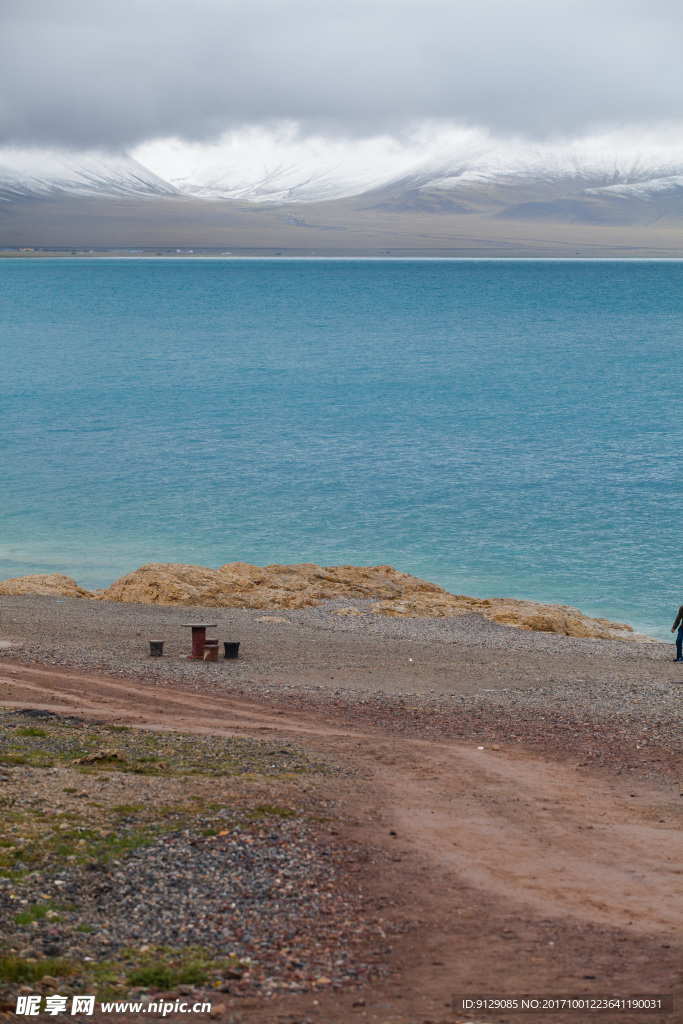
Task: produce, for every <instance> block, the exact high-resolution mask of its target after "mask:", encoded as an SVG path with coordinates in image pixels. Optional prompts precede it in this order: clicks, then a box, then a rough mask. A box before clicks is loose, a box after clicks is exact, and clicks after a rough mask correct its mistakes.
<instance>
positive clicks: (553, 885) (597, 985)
mask: <svg viewBox="0 0 683 1024" xmlns="http://www.w3.org/2000/svg"><path fill="white" fill-rule="evenodd" d="M0 701H1V702H2V704H3V705H4V706H6V707H17V708H26V707H31V708H40V709H45V710H49V711H54V712H59V713H68V714H74V713H75V714H78V715H80V716H83V717H86V718H88V717H91V718H96V719H98V720H103V721H111V722H116V723H117V724H128V725H134V726H137V727H144V728H150V729H163V730H171V731H185V732H192V731H196V732H206V733H212V734H220V735H235V734H237V735H248V736H264V735H269V734H270V735H277V736H278V737H280V736H281V737H283V738H285V737H288V738H295V739H296V742H297V743H298V744H300V745H303V746H304V747H306V748H308V749H311V750H314V751H316V752H321V751H322V752H324V753H325V756H326V757H327V758H330V759H332V760H335V761H338V762H342V763H344V764H347V765H350V766H352V767H353V768H354V769H355V770H356V772H357V773H358V781H357V783H353V784H351V783H349V781H348V779H341V780H332V781H329V782H327V783H326V785H328V786H329V787H331V789H335V787H336V793H337V796H340V797H342V798H343V799H344V801H345V808H346V813H345V816H344V820H343V821H342V822H341V823H340V829H341V830H342V833H343V835H344V836H345V838H349V837H351V838H353V839H354V840H356V841H357V842H359V843H361V844H364V845H366V846H367V847H368V848H369V849H371V850H375V851H382V857H381V858H380V857H377V858H375V866H374V867H373V858H372V857H371V859H370V865H369V867H368V885H370V886H372V887H374V890H375V891H376V893H377V898H378V900H380V901H381V905H383V906H385V907H386V920H387V934H393V933H392V929H393V930H394V931H396V929H398V933H397V934H396V935H395V937H394V939H392V941H391V948H392V954H391V957H390V962H391V966H392V968H393V969H394V972H395V973H394V974H393V975H392V977H391V978H390V979H388V980H386V981H382V982H380V983H378V985H377V986H375V987H374V988H373V990H372V991H371V992H365V993H363V994H362V996H361V997H359V996H358V993H357V992H355V993H345V992H339V993H334V994H333V993H328V994H323V993H320V994H319V995H317V996H315V995H311V996H306V997H304V996H300V997H296V998H291V999H290V1000H289V1001H286V1002H282V1004H281V1005H280V1006H278V1007H277V1008H276V1007H274V1006H273V1005H272V1004H271V1005H270V1006H269V1007H262V1006H259V1005H258V1003H256V1002H250V1003H248V1004H245V1005H242V1006H241V1007H239V1008H238V1010H235V1011H234V1015H233V1017H232V1018H228V1019H234V1020H245V1021H246V1020H249V1021H264V1022H265V1021H275V1020H279V1019H281V1020H283V1021H285V1020H289V1021H292V1022H293V1021H295V1020H305V1019H310V1020H315V1021H330V1022H331V1021H335V1022H336V1021H346V1020H351V1019H362V1020H372V1021H384V1022H389V1021H392V1022H393V1021H419V1022H423V1021H425V1022H426V1021H441V1020H443V1021H452V1020H453V1019H457V1017H456V1018H454V1017H453V1016H452V1014H451V1011H450V1000H451V997H452V996H453V995H456V994H463V995H464V994H466V993H467V992H470V993H472V992H477V993H482V992H489V993H493V992H497V993H498V994H510V993H522V992H525V991H526V992H535V993H537V994H543V995H549V994H567V993H569V994H584V993H593V994H599V995H609V994H614V995H622V996H628V995H633V994H636V993H643V992H662V993H669V992H671V991H672V990H675V991H676V992H677V995H678V1001H679V1002H680V1003H681V1009H683V987H682V980H683V979H682V977H681V955H680V954H681V933H680V923H681V921H683V842H682V840H681V831H680V827H679V825H680V804H681V799H680V796H679V791H678V789H673V788H671V787H668V788H667V787H665V786H664V785H662V786H661V787H657V786H654V785H647V786H646V785H645V784H643V783H638V784H636V785H634V784H633V782H632V781H631V780H629V779H628V778H623V777H622V778H620V777H617V776H610V775H608V774H606V773H605V772H603V773H600V774H599V773H597V772H596V773H594V772H592V771H591V770H588V769H586V768H577V766H576V764H567V763H560V762H555V761H553V760H552V759H550V758H548V757H541V756H539V755H538V754H535V755H534V754H531V753H529V752H528V751H525V750H524V749H523V748H520V747H519V746H518V745H512V744H509V745H505V744H502V745H501V744H496V745H495V747H499V748H500V749H495V748H494V747H493V746H488V747H485V748H484V749H479V748H477V747H476V746H475V745H474V743H472V744H471V745H468V744H463V743H455V742H445V741H437V740H428V739H415V738H407V737H406V736H401V735H393V734H392V733H391V732H389V731H387V730H384V731H382V730H378V729H373V728H367V729H364V728H362V727H359V726H357V725H355V726H348V727H346V726H345V725H344V724H343V723H340V724H337V723H335V722H333V721H331V720H329V719H327V720H325V719H323V717H322V716H321V714H320V713H319V712H316V711H315V710H311V711H308V712H306V711H297V712H296V713H291V712H283V711H277V712H275V711H273V709H272V708H271V707H269V706H268V705H266V704H264V703H259V702H256V701H250V700H246V699H236V698H234V697H219V696H214V695H211V694H200V693H196V692H194V691H191V690H183V689H181V688H179V687H177V686H176V687H173V688H170V687H164V686H162V685H150V684H142V683H137V682H135V681H132V680H126V679H112V678H108V677H104V676H100V675H95V674H84V673H80V672H73V671H68V670H62V669H51V668H40V667H36V666H26V665H22V664H20V663H10V662H7V661H5V662H4V663H3V665H2V668H1V669H0ZM392 904H393V906H392ZM388 941H389V940H388ZM354 1003H355V1004H356V1005H353V1004H354ZM228 1012H233V1011H228V1010H227V1009H226V1013H228ZM239 1014H241V1016H240V1015H239ZM463 1019H464V1018H463ZM469 1019H472V1018H469ZM477 1019H488V1018H485V1017H483V1016H480V1017H478V1018H477ZM491 1019H503V1017H501V1015H500V1014H498V1015H494V1017H493V1018H491ZM514 1019H516V1020H520V1021H521V1020H523V1019H525V1018H523V1017H521V1016H518V1017H516V1018H514ZM530 1019H536V1020H540V1019H541V1018H539V1017H538V1016H536V1017H535V1018H530ZM543 1019H544V1020H556V1019H559V1018H558V1017H557V1016H550V1017H545V1018H543ZM565 1019H577V1020H578V1019H580V1018H578V1017H574V1016H572V1017H570V1018H569V1017H568V1018H565ZM601 1019H603V1020H611V1019H628V1020H635V1019H636V1018H635V1017H633V1016H629V1017H614V1018H612V1016H611V1015H609V1014H604V1015H601ZM643 1019H647V1020H653V1021H654V1020H655V1019H662V1020H665V1019H668V1020H682V1019H683V1015H682V1014H681V1010H678V1011H677V1013H676V1014H675V1015H674V1017H673V1018H672V1017H665V1016H661V1017H660V1018H657V1016H656V1015H654V1016H653V1015H648V1016H647V1017H644V1018H643Z"/></svg>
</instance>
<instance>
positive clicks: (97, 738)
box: [0, 711, 332, 777]
mask: <svg viewBox="0 0 683 1024" xmlns="http://www.w3.org/2000/svg"><path fill="white" fill-rule="evenodd" d="M0 760H1V761H4V762H5V763H6V764H16V765H19V764H25V765H30V766H31V767H35V768H48V767H53V766H55V765H77V766H79V768H80V770H81V771H82V772H84V773H88V774H89V773H93V772H112V771H114V772H136V773H138V774H144V775H158V774H161V773H163V774H165V775H166V774H171V775H178V774H182V775H185V776H186V775H212V776H225V775H267V776H285V777H286V776H291V775H300V774H302V773H310V772H316V773H324V774H330V773H331V771H332V769H331V768H330V767H329V766H328V765H324V764H322V763H320V762H315V761H312V760H310V758H309V757H308V756H307V755H306V754H305V753H304V752H303V751H301V750H297V749H296V748H295V747H292V746H290V745H286V746H285V745H283V744H282V743H281V742H280V741H268V740H246V739H238V738H234V737H224V736H197V735H188V734H186V733H156V732H150V731H149V730H146V729H132V728H130V727H129V726H122V725H104V724H102V723H97V722H77V721H74V720H73V719H69V718H59V717H58V716H57V715H55V716H54V717H52V718H49V719H45V720H44V721H41V725H40V727H37V726H35V725H33V724H31V723H30V719H29V721H28V722H27V721H26V716H24V715H23V714H22V712H11V711H0Z"/></svg>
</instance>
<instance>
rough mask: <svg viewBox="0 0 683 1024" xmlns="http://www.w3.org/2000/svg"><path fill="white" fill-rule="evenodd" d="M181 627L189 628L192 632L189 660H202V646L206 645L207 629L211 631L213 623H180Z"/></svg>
mask: <svg viewBox="0 0 683 1024" xmlns="http://www.w3.org/2000/svg"><path fill="white" fill-rule="evenodd" d="M181 625H182V626H189V628H190V629H191V630H192V654H190V655H188V657H190V658H199V659H203V658H204V644H205V643H206V631H207V629H213V627H214V626H215V625H216V623H215V622H182V623H181Z"/></svg>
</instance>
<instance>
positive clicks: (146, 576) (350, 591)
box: [98, 562, 652, 641]
mask: <svg viewBox="0 0 683 1024" xmlns="http://www.w3.org/2000/svg"><path fill="white" fill-rule="evenodd" d="M98 596H101V598H102V600H104V601H126V602H128V601H130V602H134V603H140V604H179V605H198V606H203V607H210V608H211V607H222V608H263V609H266V608H270V609H275V608H279V609H287V608H292V609H296V608H309V607H311V606H312V605H316V604H319V603H320V601H324V600H327V599H330V598H338V597H341V598H346V599H350V598H372V599H374V601H375V603H374V604H373V605H372V606H371V607H372V611H373V612H375V613H376V614H378V615H391V616H396V617H402V616H406V617H417V616H428V617H430V618H446V617H449V616H451V615H464V614H467V613H468V612H470V613H471V612H477V613H479V614H481V615H484V616H485V618H487V619H490V620H492V621H493V622H500V623H502V624H504V625H508V626H515V627H517V628H519V629H528V630H534V631H537V632H541V633H557V634H561V635H563V636H575V637H595V638H598V639H604V640H646V641H652V638H651V637H646V636H643V635H642V634H639V633H634V632H633V630H632V628H631V627H630V626H628V625H627V624H626V623H620V622H610V621H609V620H608V619H592V618H590V617H589V616H587V615H583V614H582V613H581V612H580V611H579V610H578V608H571V607H569V606H567V605H550V604H540V603H538V602H536V601H518V600H513V599H510V598H491V599H488V600H480V599H479V598H474V597H465V596H463V595H459V594H449V593H448V591H446V590H444V589H443V588H442V587H439V586H437V585H436V584H435V583H428V582H426V581H425V580H421V579H419V578H418V577H416V576H410V575H409V574H408V573H402V572H398V571H397V570H396V569H393V568H392V567H391V566H390V565H375V566H356V565H336V566H327V567H322V566H319V565H312V564H309V563H304V564H302V565H267V566H265V567H263V568H260V567H259V566H255V565H249V564H248V563H246V562H229V563H228V564H227V565H223V566H221V568H220V569H208V568H205V567H203V566H195V565H164V564H156V563H153V564H150V565H144V566H142V568H141V569H136V570H135V572H131V573H129V574H128V575H127V576H123V577H122V578H121V579H119V580H116V582H115V583H113V584H112V585H111V586H110V587H109V588H108V589H107V590H105V591H103V592H102V594H101V595H98ZM354 611H355V609H350V608H341V609H339V614H342V615H344V614H346V615H348V614H353V613H354Z"/></svg>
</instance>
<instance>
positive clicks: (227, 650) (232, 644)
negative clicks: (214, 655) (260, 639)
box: [223, 640, 240, 658]
mask: <svg viewBox="0 0 683 1024" xmlns="http://www.w3.org/2000/svg"><path fill="white" fill-rule="evenodd" d="M239 652H240V642H239V640H225V641H224V642H223V657H224V658H236V657H237V656H238V655H239Z"/></svg>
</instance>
